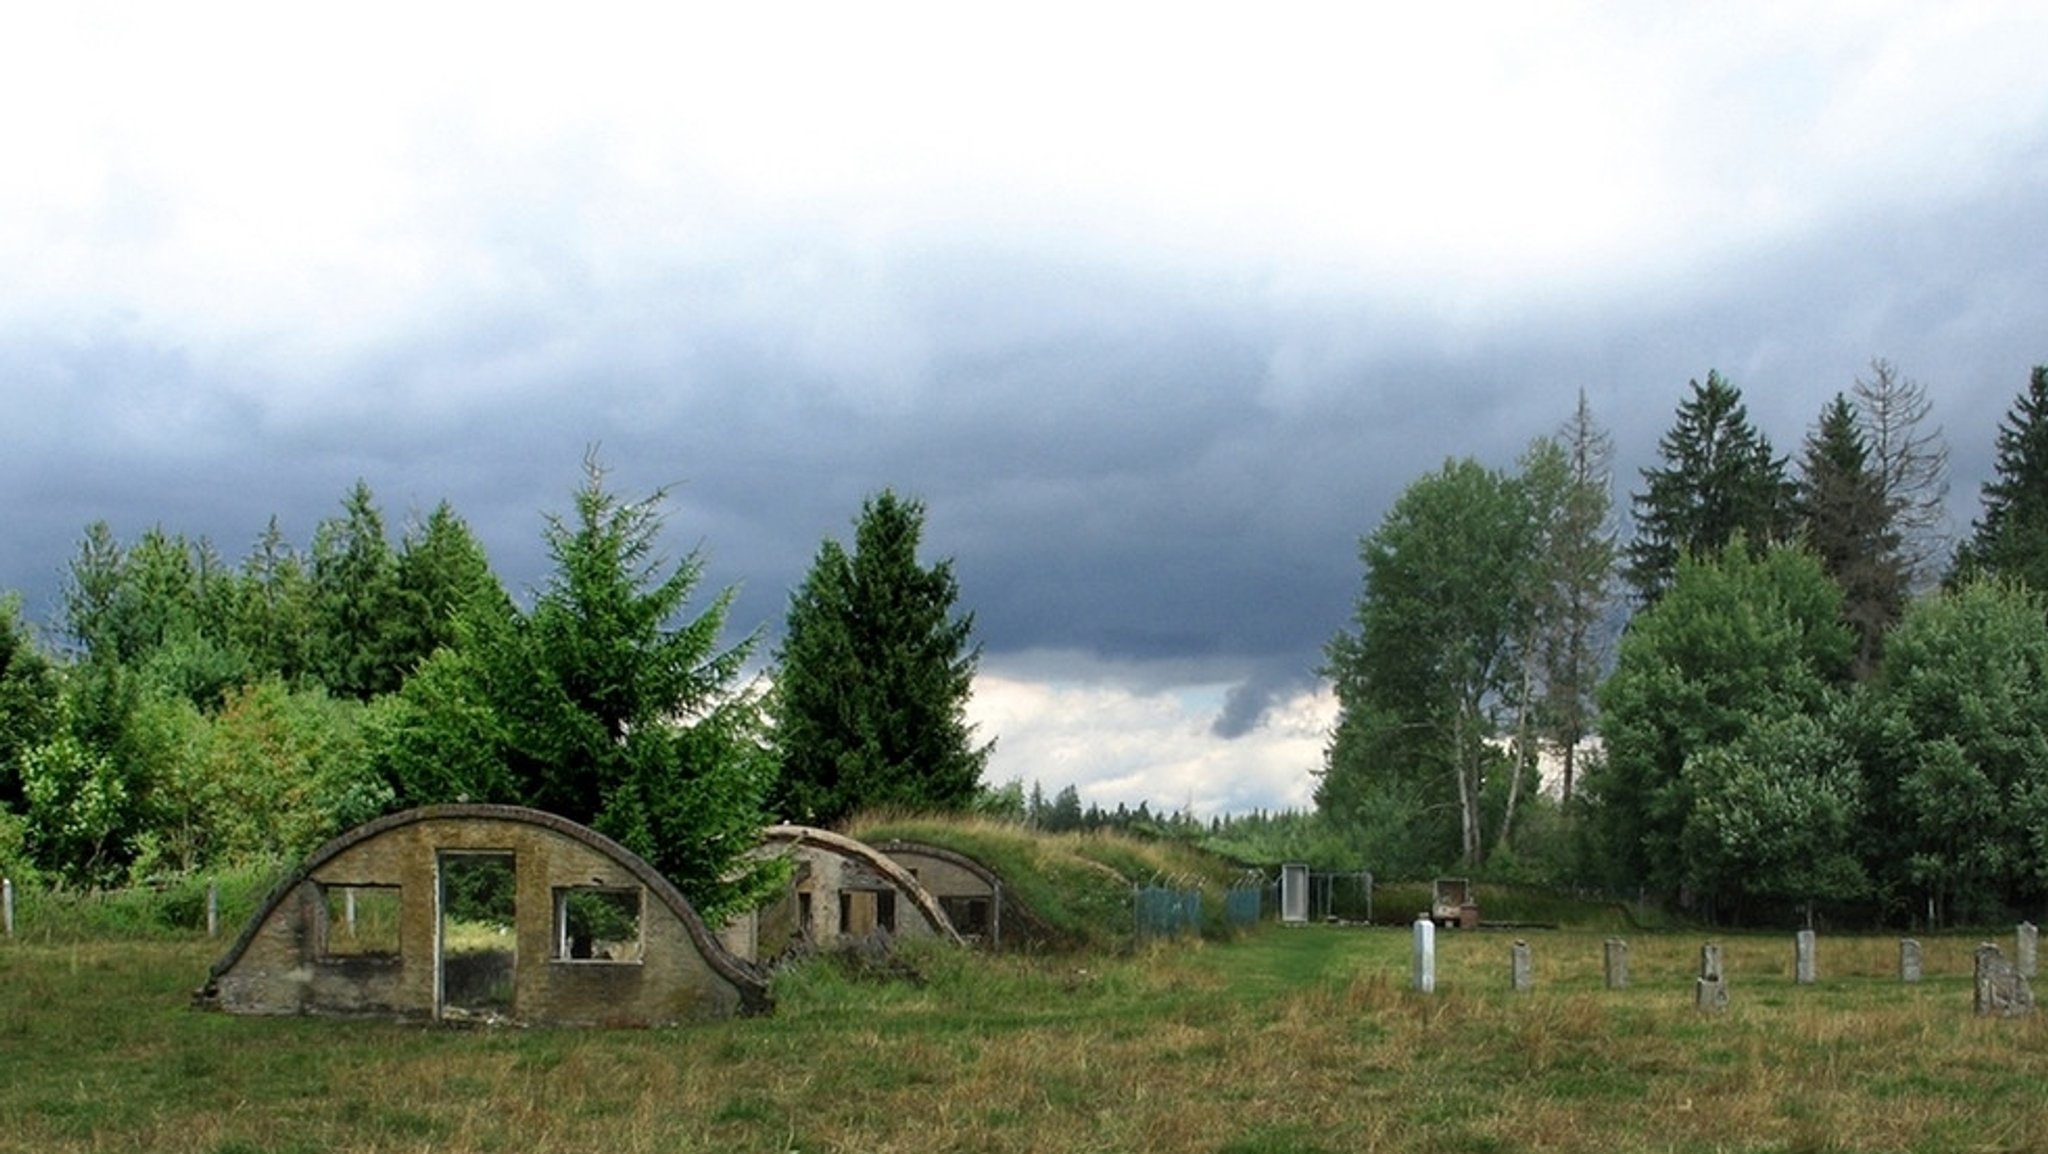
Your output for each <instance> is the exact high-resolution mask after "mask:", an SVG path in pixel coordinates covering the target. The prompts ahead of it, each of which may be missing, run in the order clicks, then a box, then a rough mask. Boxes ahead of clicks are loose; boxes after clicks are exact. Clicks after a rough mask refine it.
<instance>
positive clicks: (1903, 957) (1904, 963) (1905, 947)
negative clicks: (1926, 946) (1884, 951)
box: [1899, 938, 1920, 983]
mask: <svg viewBox="0 0 2048 1154" xmlns="http://www.w3.org/2000/svg"><path fill="white" fill-rule="evenodd" d="M1899 980H1900V981H1902V982H1907V983H1911V982H1917V981H1919V980H1920V943H1919V942H1917V941H1915V940H1914V939H1912V938H1900V939H1899Z"/></svg>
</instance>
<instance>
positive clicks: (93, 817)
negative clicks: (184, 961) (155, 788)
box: [21, 710, 143, 884]
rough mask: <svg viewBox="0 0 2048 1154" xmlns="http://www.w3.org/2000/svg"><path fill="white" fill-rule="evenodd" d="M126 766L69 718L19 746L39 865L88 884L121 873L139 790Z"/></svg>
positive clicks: (135, 823) (30, 844)
mask: <svg viewBox="0 0 2048 1154" xmlns="http://www.w3.org/2000/svg"><path fill="white" fill-rule="evenodd" d="M67 712H68V710H67ZM61 720H62V721H65V722H68V721H70V720H71V718H69V717H68V716H67V717H64V718H62V719H61ZM128 768H129V767H128V766H126V765H124V764H123V763H122V762H121V761H120V759H118V758H116V757H115V756H114V755H113V754H112V753H110V752H109V751H108V750H106V749H104V748H101V747H99V746H96V745H94V744H92V743H91V742H89V741H87V740H86V739H85V738H83V737H82V736H81V735H80V734H79V733H78V731H77V729H76V728H75V727H73V726H72V725H70V724H60V725H59V726H58V728H57V730H56V732H55V734H54V735H53V736H52V737H50V738H49V739H48V740H46V741H43V742H42V743H40V744H38V745H36V746H34V747H32V748H30V749H28V750H27V751H26V752H24V753H23V755H22V758H21V783H22V794H23V801H24V803H25V816H26V818H27V821H28V837H27V838H26V839H25V840H26V842H27V848H28V851H29V854H30V855H31V856H32V857H33V858H34V859H35V860H36V862H37V863H38V864H39V865H41V866H43V867H44V868H45V869H48V870H50V871H52V872H54V873H58V874H60V875H62V876H64V877H66V878H67V879H69V880H72V881H76V882H83V883H89V884H103V883H106V882H110V881H113V880H115V879H117V878H118V877H120V876H121V875H122V874H123V873H124V872H125V870H126V869H127V865H128V861H129V857H130V854H131V850H132V847H131V844H130V843H131V840H132V839H133V837H134V836H135V834H136V832H137V830H138V827H139V825H140V812H141V799H142V792H143V790H142V786H141V783H140V782H138V781H137V780H135V778H134V777H133V776H132V775H131V774H130V773H129V772H128Z"/></svg>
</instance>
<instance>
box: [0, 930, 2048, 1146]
mask: <svg viewBox="0 0 2048 1154" xmlns="http://www.w3.org/2000/svg"><path fill="white" fill-rule="evenodd" d="M1521 936H1523V937H1525V938H1527V940H1529V942H1530V944H1531V947H1532V949H1533V951H1534V953H1535V959H1536V988H1535V989H1534V990H1532V991H1527V992H1517V991H1513V990H1511V989H1509V988H1508V987H1509V982H1508V949H1509V944H1510V941H1511V940H1512V937H1511V936H1509V935H1502V934H1493V933H1486V932H1480V933H1467V934H1458V933H1446V934H1443V935H1440V936H1439V938H1438V947H1439V974H1438V987H1437V992H1436V993H1434V994H1431V995H1424V994H1420V993H1417V992H1415V991H1413V990H1411V989H1410V988H1409V980H1408V979H1409V972H1408V966H1409V937H1408V934H1407V933H1406V932H1404V931H1401V930H1342V929H1335V928H1327V927H1311V928H1307V929H1299V930H1285V931H1283V930H1279V929H1269V930H1266V931H1263V932H1260V933H1258V934H1255V935H1253V936H1251V937H1249V938H1246V939H1244V940H1241V941H1238V942H1233V943H1227V944H1217V943H1198V942H1184V943H1181V944H1180V945H1177V946H1164V947H1159V948H1155V949H1149V950H1146V951H1143V952H1140V953H1137V954H1135V955H1125V956H1116V957H1109V956H1095V955H1070V956H1061V957H1035V958H1034V957H986V956H981V955H974V954H969V953H965V952H959V951H953V952H946V951H941V950H920V951H918V952H916V953H915V954H913V955H912V956H911V961H912V964H913V968H914V970H915V972H916V973H917V974H918V975H919V978H918V979H917V980H914V981H913V980H902V979H890V980H883V979H880V978H877V977H875V976H874V975H872V974H871V973H869V972H867V971H863V970H860V969H857V968H852V967H847V966H842V965H837V964H834V963H830V962H819V963H816V964H813V965H810V966H807V967H805V968H802V969H798V970H795V971H792V972H790V973H789V974H787V975H786V976H785V977H784V979H783V980H782V981H781V983H780V985H779V987H778V994H779V997H780V1006H779V1009H778V1011H777V1013H776V1015H775V1016H774V1017H772V1018H768V1019H757V1020H746V1021H735V1022H729V1023H720V1024H714V1025H710V1026H705V1027H701V1028H690V1029H681V1030H672V1031H655V1032H574V1031H551V1030H453V1029H429V1028H421V1027H417V1026H405V1025H396V1024H389V1023H370V1022H351V1021H320V1020H305V1019H285V1020H262V1019H238V1018H229V1017H224V1016H220V1015H213V1014H203V1013H196V1012H193V1011H190V1010H187V1009H186V1008H185V1004H184V998H185V995H186V993H187V992H188V991H189V989H190V987H191V986H194V985H196V984H197V983H198V980H199V978H200V977H201V976H202V974H203V972H204V969H205V965H206V963H207V962H208V961H209V960H210V958H211V952H212V949H211V947H210V946H209V945H208V944H206V943H200V942H193V941H175V942H158V941H152V942H145V943H139V944H121V945H98V944H92V943H70V944H36V945H25V944H21V943H12V944H7V943H0V1149H5V1150H17V1149H18V1150H38V1151H87V1150H128V1149H150V1150H164V1151H170V1152H174V1154H176V1152H188V1151H207V1152H214V1154H221V1152H230V1151H255V1150H283V1151H292V1150H304V1151H312V1150H323V1151H324V1150H381V1151H414V1150H419V1151H425V1150H436V1151H443V1150H447V1151H491V1150H498V1151H538V1152H546V1151H589V1150H604V1151H619V1152H631V1151H657V1150H661V1151H668V1150H685V1151H687V1150H772V1151H792V1150H803V1151H819V1152H823V1151H876V1152H890V1151H906V1152H907V1151H920V1152H922V1151H933V1150H937V1151H1041V1150H1076V1151H1218V1152H1225V1151H1227V1152H1232V1154H1253V1152H1259V1151H1375V1150H1377V1151H1444V1150H1449V1151H1520V1150H1528V1151H1545V1150H1601V1151H1637V1150H1643V1151H1650V1150H1654V1151H1702V1152H1704V1151H1727V1150H1736V1151H1797V1150H1803V1151H1822V1150H1840V1151H1864V1150H1922V1151H1954V1150H2013V1151H2017V1150H2038V1149H2042V1148H2043V1139H2042V1134H2043V1130H2042V1126H2043V1123H2042V1119H2043V1118H2048V1028H2044V1026H2043V1023H2042V1021H2041V1020H2040V1019H2038V1018H2034V1019H2025V1020H2016V1021H1991V1020H1980V1019H1977V1018H1975V1017H1974V1016H1972V1014H1971V1010H1970V978H1969V968H1968V967H1969V955H1970V950H1971V948H1972V947H1973V946H1974V945H1975V942H1974V940H1972V939H1963V938H1955V939H1949V938H1937V939H1928V940H1927V941H1926V942H1925V943H1924V945H1925V949H1926V963H1925V964H1926V978H1925V980H1924V981H1922V982H1921V983H1920V984H1918V985H1915V986H1906V985H1902V984H1900V983H1899V982H1898V981H1897V978H1896V973H1895V970H1896V964H1897V953H1896V951H1897V945H1896V940H1895V939H1892V938H1854V939H1850V938H1839V939H1838V938H1830V937H1823V938H1822V939H1821V943H1820V950H1821V952H1820V971H1821V981H1820V982H1819V983H1818V984H1816V985H1813V986H1798V985H1795V984H1794V983H1793V981H1792V977H1791V974H1792V942H1791V936H1790V935H1789V934H1785V935H1769V936H1741V937H1726V938H1722V939H1720V941H1721V944H1722V946H1723V950H1724V965H1725V969H1726V972H1727V974H1728V978H1729V982H1730V987H1731V1002H1730V1007H1729V1009H1728V1011H1727V1012H1726V1013H1723V1014H1703V1013H1701V1012H1700V1011H1698V1010H1697V1009H1695V1008H1694V1006H1693V1002H1692V984H1691V983H1692V977H1693V975H1694V972H1695V968H1696V966H1697V963H1698V949H1699V945H1700V942H1701V941H1703V940H1705V939H1704V938H1703V937H1702V936H1699V935H1668V936H1667V935H1643V936H1638V937H1634V938H1631V939H1630V941H1629V945H1630V949H1631V970H1632V974H1631V977H1632V984H1631V987H1630V988H1629V989H1627V990H1608V989H1606V988H1605V986H1604V984H1603V981H1602V978H1601V961H1600V958H1601V940H1602V936H1601V935H1597V934H1578V933H1531V934H1525V935H1521Z"/></svg>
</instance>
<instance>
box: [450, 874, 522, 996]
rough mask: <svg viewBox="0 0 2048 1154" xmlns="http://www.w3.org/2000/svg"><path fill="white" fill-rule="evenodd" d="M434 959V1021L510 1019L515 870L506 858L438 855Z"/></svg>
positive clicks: (516, 951)
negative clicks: (436, 1014)
mask: <svg viewBox="0 0 2048 1154" xmlns="http://www.w3.org/2000/svg"><path fill="white" fill-rule="evenodd" d="M439 865H440V874H441V877H440V885H439V887H438V890H439V896H440V915H441V916H440V925H439V932H438V933H437V934H436V935H435V936H436V938H437V940H438V946H439V948H438V950H437V951H436V952H437V957H436V958H435V985H436V986H437V987H438V989H439V992H440V993H439V998H438V999H437V1000H438V1003H439V1007H438V1008H439V1016H440V1017H442V1018H449V1019H455V1020H479V1021H490V1020H493V1019H498V1018H505V1017H510V1016H511V1014H512V1010H513V1005H512V993H513V974H514V973H515V972H516V970H517V967H518V964H519V930H518V926H519V918H518V913H519V905H518V901H517V896H518V871H517V870H516V869H515V868H514V866H515V863H514V861H513V857H512V855H511V854H509V853H494V852H480V853H478V852H458V853H443V854H441V855H440V859H439Z"/></svg>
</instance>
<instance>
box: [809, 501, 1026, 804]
mask: <svg viewBox="0 0 2048 1154" xmlns="http://www.w3.org/2000/svg"><path fill="white" fill-rule="evenodd" d="M923 527H924V506H923V504H922V503H920V502H917V501H911V500H905V499H903V498H901V497H898V496H897V495H896V494H895V493H893V492H890V491H888V490H884V491H883V492H882V493H881V494H879V495H877V496H874V497H870V498H868V499H867V500H866V501H864V502H863V503H862V505H861V513H860V518H859V520H858V522H856V525H855V529H854V551H853V553H852V554H851V555H849V554H848V553H847V552H846V550H845V549H844V547H842V546H841V545H840V544H839V542H837V541H832V540H827V541H826V542H825V543H824V544H823V545H822V546H820V547H819V549H818V555H817V558H816V559H815V560H814V561H813V562H812V564H811V569H810V572H809V573H808V574H806V575H805V577H804V581H803V584H802V586H800V587H799V588H798V589H797V590H796V591H795V592H794V593H792V594H791V595H790V607H789V616H788V626H787V631H786V633H785V634H784V637H783V641H782V647H781V649H780V650H779V651H778V652H777V654H776V657H777V663H778V665H779V669H780V671H779V673H778V675H777V684H776V692H775V743H776V748H777V752H778V753H779V755H780V757H781V761H782V770H781V778H780V781H779V784H778V787H777V793H776V802H777V805H778V806H779V808H780V810H781V812H782V813H783V815H784V816H786V817H789V818H793V819H797V820H803V821H811V822H834V821H838V820H840V819H841V818H844V817H845V816H847V815H848V814H850V813H852V812H854V811H855V810H857V809H861V808H863V807H867V806H884V805H888V806H902V807H907V808H912V809H946V810H952V809H962V808H965V807H966V806H968V805H969V804H970V803H972V801H973V800H974V797H975V792H976V790H977V788H978V787H979V784H980V781H981V772H982V767H983V766H984V765H985V764H986V763H987V761H988V756H989V752H990V750H991V748H992V747H993V743H988V744H981V745H977V744H976V743H975V741H974V727H973V726H971V725H969V724H968V722H967V717H966V707H967V700H968V698H969V697H970V696H971V695H972V693H973V690H974V670H975V666H976V664H977V663H978V662H979V660H980V655H981V653H980V648H979V646H976V645H975V644H974V643H973V640H972V638H973V630H974V617H973V615H972V614H963V615H960V616H958V617H956V616H954V615H953V605H954V602H955V601H956V600H957V599H958V596H959V588H958V585H957V583H956V582H955V580H954V578H953V567H952V563H951V562H950V561H940V562H938V563H937V564H935V565H932V566H930V567H929V568H927V567H925V566H923V565H921V564H919V563H918V560H917V546H918V541H919V538H920V537H921V535H922V533H923Z"/></svg>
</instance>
